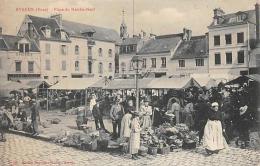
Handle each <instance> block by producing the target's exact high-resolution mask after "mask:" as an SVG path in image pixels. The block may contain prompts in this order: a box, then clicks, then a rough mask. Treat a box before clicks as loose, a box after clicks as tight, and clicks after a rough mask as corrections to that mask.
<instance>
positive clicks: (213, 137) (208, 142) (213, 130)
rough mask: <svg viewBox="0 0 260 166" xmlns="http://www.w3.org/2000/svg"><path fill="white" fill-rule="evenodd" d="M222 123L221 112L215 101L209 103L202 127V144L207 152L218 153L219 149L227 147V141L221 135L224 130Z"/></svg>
mask: <svg viewBox="0 0 260 166" xmlns="http://www.w3.org/2000/svg"><path fill="white" fill-rule="evenodd" d="M223 124H224V123H222V114H221V112H220V111H219V105H218V103H217V102H213V103H212V104H211V109H209V111H208V120H207V123H206V126H205V128H204V137H203V146H204V147H205V149H206V152H207V153H208V154H213V153H218V152H219V150H222V149H224V148H227V147H228V145H227V142H226V140H225V138H224V136H223V132H224V131H225V129H224V126H223Z"/></svg>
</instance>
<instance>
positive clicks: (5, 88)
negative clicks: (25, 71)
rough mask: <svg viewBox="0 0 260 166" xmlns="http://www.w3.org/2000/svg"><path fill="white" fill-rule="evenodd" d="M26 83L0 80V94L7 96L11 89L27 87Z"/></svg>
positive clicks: (17, 89)
mask: <svg viewBox="0 0 260 166" xmlns="http://www.w3.org/2000/svg"><path fill="white" fill-rule="evenodd" d="M29 88H30V87H29V86H28V85H25V84H23V83H19V82H15V81H0V96H1V97H9V95H10V92H11V91H19V90H23V89H29Z"/></svg>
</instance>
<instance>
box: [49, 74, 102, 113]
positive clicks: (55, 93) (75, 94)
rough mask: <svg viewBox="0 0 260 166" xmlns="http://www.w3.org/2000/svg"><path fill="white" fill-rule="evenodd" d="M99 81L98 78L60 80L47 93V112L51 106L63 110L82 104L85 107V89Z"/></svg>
mask: <svg viewBox="0 0 260 166" xmlns="http://www.w3.org/2000/svg"><path fill="white" fill-rule="evenodd" d="M100 80H101V79H100V78H66V79H63V80H61V81H60V82H58V83H57V84H55V85H53V86H51V87H50V88H49V89H48V91H47V92H48V99H47V103H48V104H47V110H49V106H52V105H53V106H57V105H58V106H61V107H62V109H63V110H67V109H70V108H72V107H78V106H80V105H84V104H85V106H86V104H87V102H86V99H87V98H86V96H87V89H88V88H89V87H90V86H91V85H95V83H97V82H99V81H100ZM57 103H58V104H57Z"/></svg>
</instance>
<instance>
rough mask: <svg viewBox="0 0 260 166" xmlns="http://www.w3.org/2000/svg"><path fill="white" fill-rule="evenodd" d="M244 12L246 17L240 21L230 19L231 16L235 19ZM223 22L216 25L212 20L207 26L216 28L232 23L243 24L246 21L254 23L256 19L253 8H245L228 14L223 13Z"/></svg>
mask: <svg viewBox="0 0 260 166" xmlns="http://www.w3.org/2000/svg"><path fill="white" fill-rule="evenodd" d="M243 13H245V14H246V15H247V17H246V18H245V19H244V20H243V21H240V22H237V21H236V20H234V21H231V20H232V19H233V18H234V19H236V17H237V16H238V15H239V14H243ZM223 18H224V20H223V22H222V23H220V24H218V25H214V22H212V23H211V24H210V26H209V27H208V28H217V27H223V26H232V25H240V24H245V23H247V21H249V22H251V23H255V22H256V19H255V10H247V11H239V12H236V13H230V14H225V15H223Z"/></svg>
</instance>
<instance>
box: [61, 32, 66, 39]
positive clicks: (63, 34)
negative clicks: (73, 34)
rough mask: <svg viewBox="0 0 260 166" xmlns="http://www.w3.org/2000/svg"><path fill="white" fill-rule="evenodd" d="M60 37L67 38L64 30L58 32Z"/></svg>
mask: <svg viewBox="0 0 260 166" xmlns="http://www.w3.org/2000/svg"><path fill="white" fill-rule="evenodd" d="M60 38H61V40H66V39H67V37H66V33H65V32H64V31H61V32H60Z"/></svg>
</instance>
